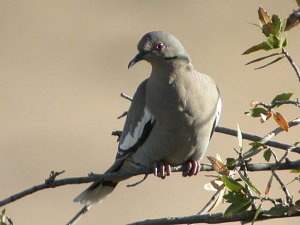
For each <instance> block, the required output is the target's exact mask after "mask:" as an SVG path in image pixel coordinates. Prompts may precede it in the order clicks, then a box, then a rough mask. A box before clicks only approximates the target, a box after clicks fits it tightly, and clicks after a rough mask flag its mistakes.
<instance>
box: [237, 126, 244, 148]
mask: <svg viewBox="0 0 300 225" xmlns="http://www.w3.org/2000/svg"><path fill="white" fill-rule="evenodd" d="M236 130H237V138H238V143H239V148H240V153H242V150H243V136H242V132H241V129H240V126H239V124H237V129H236Z"/></svg>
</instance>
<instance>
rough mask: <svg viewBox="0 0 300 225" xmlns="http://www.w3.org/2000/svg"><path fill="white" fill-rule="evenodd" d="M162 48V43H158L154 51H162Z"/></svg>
mask: <svg viewBox="0 0 300 225" xmlns="http://www.w3.org/2000/svg"><path fill="white" fill-rule="evenodd" d="M164 47H165V44H164V43H162V42H158V43H156V44H155V49H156V50H157V51H160V50H162V49H163V48H164Z"/></svg>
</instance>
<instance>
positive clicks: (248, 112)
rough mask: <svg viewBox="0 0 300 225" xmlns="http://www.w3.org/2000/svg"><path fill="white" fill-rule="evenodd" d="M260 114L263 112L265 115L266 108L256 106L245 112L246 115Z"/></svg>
mask: <svg viewBox="0 0 300 225" xmlns="http://www.w3.org/2000/svg"><path fill="white" fill-rule="evenodd" d="M260 114H265V115H266V114H267V110H265V109H264V108H260V107H257V108H254V109H249V110H248V111H247V112H246V115H247V116H251V117H260Z"/></svg>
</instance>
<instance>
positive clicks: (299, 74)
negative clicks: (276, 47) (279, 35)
mask: <svg viewBox="0 0 300 225" xmlns="http://www.w3.org/2000/svg"><path fill="white" fill-rule="evenodd" d="M282 54H284V55H285V57H286V58H287V60H288V61H289V63H290V64H291V66H292V67H293V69H294V71H295V73H296V75H297V77H298V80H299V82H300V71H299V68H298V67H297V65H296V63H295V62H294V60H293V59H292V57H291V56H290V55H289V53H288V52H287V51H286V50H285V49H284V48H282Z"/></svg>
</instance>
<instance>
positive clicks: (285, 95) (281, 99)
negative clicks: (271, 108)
mask: <svg viewBox="0 0 300 225" xmlns="http://www.w3.org/2000/svg"><path fill="white" fill-rule="evenodd" d="M292 95H293V93H282V94H280V95H276V97H275V98H274V99H273V100H272V102H271V105H274V104H275V103H277V102H284V101H288V100H290V98H291V97H292Z"/></svg>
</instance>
